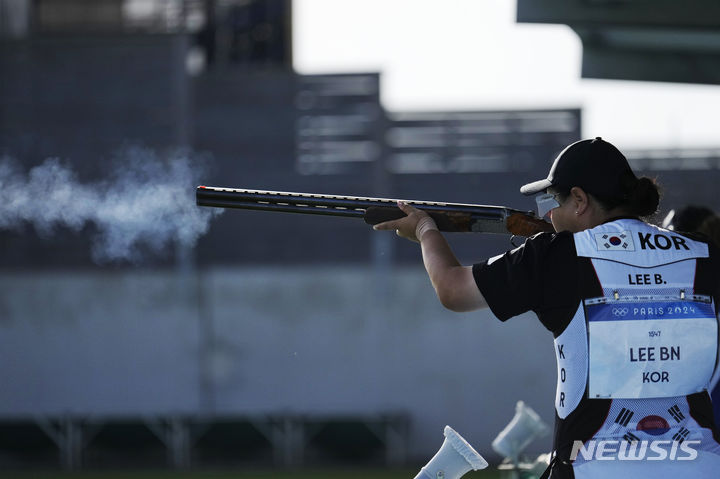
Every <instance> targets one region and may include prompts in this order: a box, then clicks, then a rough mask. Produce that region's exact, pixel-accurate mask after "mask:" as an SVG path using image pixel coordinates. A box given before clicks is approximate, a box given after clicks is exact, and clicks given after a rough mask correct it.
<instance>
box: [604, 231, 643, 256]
mask: <svg viewBox="0 0 720 479" xmlns="http://www.w3.org/2000/svg"><path fill="white" fill-rule="evenodd" d="M595 242H596V243H597V249H598V251H635V244H634V243H633V240H632V236H631V235H630V233H628V232H627V231H623V232H620V233H595Z"/></svg>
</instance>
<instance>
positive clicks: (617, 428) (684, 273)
mask: <svg viewBox="0 0 720 479" xmlns="http://www.w3.org/2000/svg"><path fill="white" fill-rule="evenodd" d="M574 242H575V248H576V251H577V256H578V257H579V258H586V259H587V260H589V261H590V262H591V264H592V267H593V269H594V271H595V274H596V276H597V281H598V282H599V284H600V287H601V289H600V290H598V293H600V291H601V294H598V296H597V297H592V298H584V299H583V300H582V301H581V302H580V305H579V307H578V309H577V311H576V313H575V315H574V317H573V318H572V320H571V321H570V323H569V324H568V326H567V327H566V328H565V329H564V331H563V332H562V333H561V334H560V335H558V336H557V337H556V338H555V354H556V358H557V368H558V382H557V391H556V397H555V409H556V412H557V415H558V418H559V419H561V420H562V419H565V418H567V417H568V415H570V414H571V413H572V412H573V411H575V409H576V408H577V407H578V405H579V404H580V403H581V401H583V400H593V399H605V400H608V399H609V400H611V401H612V402H611V405H610V409H609V413H608V415H607V418H606V419H605V421H604V422H603V423H602V426H601V427H600V429H599V430H597V432H596V433H595V434H594V435H593V437H592V439H596V440H598V439H601V440H602V439H608V440H611V439H625V440H627V441H638V440H644V439H647V438H653V439H668V440H669V441H676V442H682V441H685V440H697V441H701V442H702V444H703V445H702V446H701V448H704V449H706V450H707V451H712V453H713V454H717V453H718V452H720V451H719V449H718V444H717V443H716V442H714V441H713V439H712V434H711V432H710V431H709V430H708V429H707V428H702V427H700V425H699V424H698V423H697V422H696V421H695V419H694V418H693V417H692V416H691V414H690V410H689V409H690V408H689V405H688V401H687V399H686V398H687V396H688V395H692V394H695V393H698V392H702V391H705V390H707V389H708V387H709V385H710V383H711V381H712V380H713V375H714V374H715V372H716V370H717V369H718V368H717V364H718V318H717V316H716V309H715V303H714V299H713V298H712V297H711V296H707V295H701V294H696V291H695V281H696V266H697V261H698V260H700V259H702V258H707V257H708V255H709V251H708V245H707V244H706V243H703V242H700V241H694V240H692V239H690V238H688V237H685V236H682V235H680V234H678V233H675V232H673V231H669V230H665V229H661V228H658V227H655V226H652V225H648V224H646V223H644V222H641V221H639V220H633V219H621V220H616V221H613V222H610V223H606V224H602V225H600V226H597V227H595V228H592V229H590V230H585V231H581V232H578V233H575V234H574ZM582 462H583V460H582V458H578V459H577V460H576V461H575V466H577V465H581V464H582ZM718 477H720V472H718Z"/></svg>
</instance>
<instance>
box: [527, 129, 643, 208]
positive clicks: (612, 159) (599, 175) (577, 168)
mask: <svg viewBox="0 0 720 479" xmlns="http://www.w3.org/2000/svg"><path fill="white" fill-rule="evenodd" d="M628 172H629V173H630V175H632V177H635V174H634V173H633V172H632V169H631V168H630V165H629V164H628V161H627V158H625V155H623V154H622V153H620V150H618V149H617V148H615V147H614V146H613V145H611V144H610V143H608V142H607V141H605V140H603V139H602V138H600V137H597V138H595V139H594V140H580V141H576V142H575V143H573V144H571V145H570V146H568V147H567V148H565V149H564V150H563V151H562V152H560V154H559V155H558V157H557V158H555V161H554V162H553V165H552V167H551V168H550V173H549V174H548V177H547V178H546V179H544V180H538V181H534V182H532V183H528V184H527V185H524V186H523V187H522V188H520V192H521V193H522V194H524V195H534V194H535V193H540V192H541V191H544V190H546V189H547V188H549V187H551V186H557V187H562V188H566V189H570V188H572V187H573V186H579V187H580V188H582V189H583V190H585V191H586V192H588V193H590V194H594V195H596V196H599V197H601V198H620V197H623V196H625V195H626V194H627V191H625V190H624V188H623V186H622V185H623V183H622V181H623V177H626V176H627V174H628Z"/></svg>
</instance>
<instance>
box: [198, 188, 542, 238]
mask: <svg viewBox="0 0 720 479" xmlns="http://www.w3.org/2000/svg"><path fill="white" fill-rule="evenodd" d="M195 199H196V202H197V204H198V206H211V207H217V208H239V209H246V210H263V211H276V212H285V213H303V214H313V215H328V216H345V217H351V218H363V219H364V220H365V222H366V223H368V224H371V225H375V224H378V223H382V222H383V221H390V220H395V219H398V218H402V217H403V216H405V213H403V212H402V210H400V208H398V207H397V202H398V200H393V199H389V198H366V197H361V196H336V195H323V194H315V193H289V192H283V191H264V190H245V189H237V188H218V187H214V186H198V187H197V188H196V190H195ZM401 201H405V202H406V203H407V204H409V205H412V206H414V207H416V208H419V209H421V210H424V211H426V212H427V213H428V214H429V215H430V216H431V217H432V218H433V219H434V220H435V223H437V226H438V229H439V230H440V231H446V232H473V233H498V234H512V235H515V236H525V237H529V236H532V235H534V234H535V233H540V232H543V231H549V232H552V231H554V229H553V226H552V225H551V224H550V223H548V222H547V221H544V220H542V219H540V218H538V217H537V216H536V215H535V214H534V213H533V212H527V211H520V210H516V209H512V208H506V207H504V206H488V205H473V204H465V203H441V202H435V201H414V200H401Z"/></svg>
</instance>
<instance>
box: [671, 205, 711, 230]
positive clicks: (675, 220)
mask: <svg viewBox="0 0 720 479" xmlns="http://www.w3.org/2000/svg"><path fill="white" fill-rule="evenodd" d="M712 216H715V213H714V212H713V210H711V209H710V208H706V207H705V206H696V205H687V206H685V207H684V208H681V209H680V210H678V211H676V212H675V215H674V216H673V217H672V220H671V224H670V226H672V229H673V230H675V231H684V232H687V233H693V232H696V231H699V230H700V226H701V225H702V224H703V222H704V221H705V220H706V219H708V218H710V217H712Z"/></svg>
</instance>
